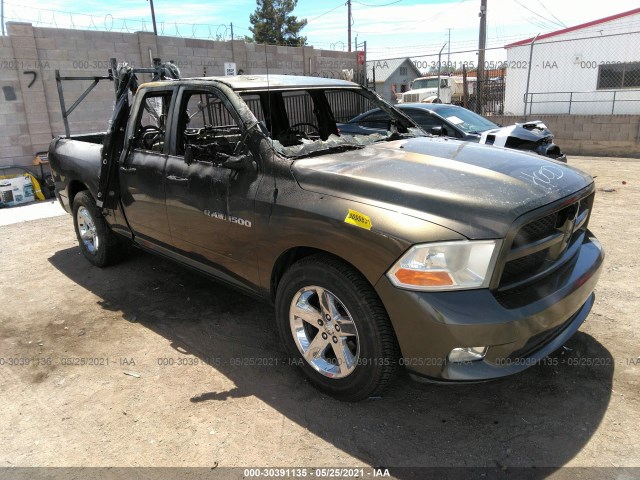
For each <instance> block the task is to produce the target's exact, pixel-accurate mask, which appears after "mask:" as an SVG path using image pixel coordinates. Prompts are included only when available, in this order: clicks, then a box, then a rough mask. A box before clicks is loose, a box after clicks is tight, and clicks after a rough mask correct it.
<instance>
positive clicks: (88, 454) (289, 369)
mask: <svg viewBox="0 0 640 480" xmlns="http://www.w3.org/2000/svg"><path fill="white" fill-rule="evenodd" d="M570 164H572V165H574V166H577V167H579V168H582V169H584V170H586V171H588V172H590V173H591V174H592V175H594V176H597V178H596V182H597V186H598V192H597V196H596V203H595V208H594V212H593V215H592V219H591V223H590V225H591V229H592V231H593V232H594V233H595V234H596V235H597V236H598V237H599V239H600V240H601V242H602V243H603V245H604V248H605V251H606V253H607V258H606V263H605V267H604V271H603V274H602V276H601V280H600V283H599V284H598V287H597V292H596V294H597V301H596V304H595V306H594V308H593V311H592V313H591V315H590V316H589V318H588V320H587V322H586V323H585V324H584V326H583V327H582V328H581V330H580V331H579V332H578V334H576V336H575V337H574V338H573V339H571V340H570V341H569V342H568V344H567V347H569V348H570V349H571V350H570V351H566V352H564V353H556V354H554V355H553V356H552V357H551V361H549V362H548V364H547V365H539V366H535V367H533V368H531V369H529V370H527V371H526V372H524V373H522V374H519V375H516V376H513V377H510V378H506V379H503V380H499V381H494V382H489V383H484V384H476V385H456V386H436V385H422V384H418V383H415V382H413V381H411V380H410V379H409V378H408V377H407V376H402V377H401V378H400V379H399V380H398V381H397V382H396V383H395V384H394V386H393V388H392V390H391V391H390V392H389V393H388V394H387V395H386V396H385V397H383V398H382V399H379V400H371V401H365V402H361V403H359V404H346V403H340V402H337V401H335V400H333V399H331V398H329V397H326V396H324V395H322V394H320V393H318V392H317V391H316V390H314V389H313V388H312V387H311V386H310V385H309V384H308V383H307V382H306V381H305V379H304V377H303V376H302V374H301V373H300V372H299V371H298V370H297V368H296V367H293V366H289V365H287V364H286V362H284V361H283V360H282V357H283V352H282V351H281V347H280V345H279V343H278V340H277V337H276V333H275V330H274V318H273V316H274V313H273V310H272V308H271V307H269V306H268V305H263V304H260V303H257V302H255V301H254V300H253V299H251V298H248V297H246V296H243V295H242V294H239V293H237V292H235V291H233V290H230V289H228V288H226V287H224V286H221V285H219V284H217V283H215V282H213V281H210V280H208V279H206V278H204V277H202V276H200V275H197V274H194V273H192V272H190V271H187V270H185V269H183V268H182V267H179V266H177V265H174V264H172V263H169V262H166V261H164V260H162V259H159V258H156V257H154V256H151V255H148V254H145V253H141V252H140V253H135V254H133V255H131V256H130V257H129V258H128V259H127V260H126V261H125V262H123V263H121V264H120V265H117V266H114V267H111V268H107V269H103V270H101V269H97V268H95V267H92V266H91V265H90V264H89V263H88V262H86V261H85V260H84V258H83V257H82V256H81V254H80V252H79V249H78V247H77V244H76V239H75V235H74V232H73V225H72V220H71V218H70V216H68V215H65V216H62V217H54V218H46V219H40V220H35V221H30V222H24V223H16V224H13V225H8V226H3V227H1V228H0V255H1V258H2V265H3V268H2V273H3V274H2V277H1V279H0V305H1V311H0V352H1V353H0V363H1V365H0V402H1V405H2V408H1V409H0V466H1V467H11V466H49V467H74V466H85V467H86V466H96V467H101V466H121V467H147V466H172V467H186V466H199V467H213V466H219V467H247V466H252V467H287V466H289V467H294V466H297V467H319V466H327V467H356V466H363V467H367V466H381V465H384V466H390V467H403V466H404V467H417V466H431V467H434V466H436V467H450V466H457V467H488V468H492V469H497V470H498V471H501V472H508V471H510V470H512V469H513V468H514V467H531V466H536V467H553V468H554V469H555V468H559V467H563V466H565V467H611V468H612V469H613V467H640V450H639V447H638V445H640V434H639V433H638V425H640V409H639V403H638V398H639V393H638V392H639V377H640V375H639V374H640V349H639V341H638V330H637V328H638V327H639V326H640V320H639V319H638V312H640V293H639V289H638V286H639V282H638V256H637V252H638V248H637V242H636V240H635V239H636V238H638V237H640V215H638V210H639V209H640V160H632V159H629V160H627V159H604V158H588V157H581V158H571V159H570ZM256 362H258V363H262V364H261V365H255V364H252V363H256ZM587 471H588V470H587ZM587 471H583V473H584V472H587ZM403 472H404V471H402V470H397V471H395V473H394V471H393V469H392V474H394V475H396V476H397V477H398V478H404V477H406V478H409V476H408V473H403ZM563 472H564V476H565V477H566V476H567V475H568V476H569V477H576V476H580V475H578V473H577V472H578V471H576V470H570V469H563V470H558V471H557V472H556V473H555V475H556V476H562V475H563ZM570 472H573V473H570ZM601 472H603V471H601ZM607 472H610V473H611V472H613V474H614V475H615V472H616V470H615V469H614V470H611V471H609V470H608V471H607ZM633 472H635V470H633V471H632V473H629V474H628V475H627V477H625V478H635V476H634V475H636V474H635V473H633ZM0 474H1V472H0ZM548 474H549V471H546V473H545V474H544V475H542V474H540V475H539V476H547V475H548ZM629 475H631V476H629ZM637 475H638V476H640V469H639V470H638V473H637ZM0 476H1V475H0ZM600 478H604V473H602V475H600Z"/></svg>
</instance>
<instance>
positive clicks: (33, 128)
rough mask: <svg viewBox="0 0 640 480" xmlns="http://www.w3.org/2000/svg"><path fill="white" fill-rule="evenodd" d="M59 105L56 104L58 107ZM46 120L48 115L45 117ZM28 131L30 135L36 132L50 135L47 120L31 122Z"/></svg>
mask: <svg viewBox="0 0 640 480" xmlns="http://www.w3.org/2000/svg"><path fill="white" fill-rule="evenodd" d="M59 108H60V107H59V106H58V109H59ZM47 120H48V117H47ZM29 133H31V134H32V135H36V134H46V135H49V136H50V135H51V127H50V126H49V122H48V121H47V122H32V123H30V124H29Z"/></svg>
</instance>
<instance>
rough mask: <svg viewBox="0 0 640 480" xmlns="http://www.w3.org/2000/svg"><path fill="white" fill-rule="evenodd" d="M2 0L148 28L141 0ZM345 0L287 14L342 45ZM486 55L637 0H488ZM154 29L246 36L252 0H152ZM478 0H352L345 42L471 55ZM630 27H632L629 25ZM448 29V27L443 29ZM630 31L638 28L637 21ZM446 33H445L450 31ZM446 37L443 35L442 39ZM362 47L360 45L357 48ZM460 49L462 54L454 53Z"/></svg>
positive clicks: (66, 18) (80, 22)
mask: <svg viewBox="0 0 640 480" xmlns="http://www.w3.org/2000/svg"><path fill="white" fill-rule="evenodd" d="M2 1H4V15H5V21H10V20H21V21H30V22H31V23H33V24H34V25H39V26H58V27H64V28H67V27H72V28H84V29H87V28H88V29H99V30H111V31H129V32H134V31H139V30H148V31H150V30H152V24H151V15H150V6H149V1H148V0H110V1H108V2H106V1H98V0H83V1H82V2H78V1H77V0H48V1H46V2H45V1H38V2H33V1H30V0H2ZM345 2H346V0H342V1H341V0H325V1H323V2H318V1H312V0H299V1H298V5H297V6H296V8H295V10H294V12H293V14H294V15H296V16H297V17H298V18H299V19H302V18H304V19H307V21H308V24H307V26H306V27H305V28H304V29H303V31H302V34H303V35H305V36H306V37H307V43H308V44H309V45H313V46H315V47H317V48H326V49H333V50H345V51H346V50H347V7H346V3H345ZM487 3H488V11H487V47H488V48H492V47H495V50H489V51H488V52H487V59H488V60H492V59H495V60H501V59H504V58H505V57H506V55H505V51H504V49H502V48H501V47H503V46H504V45H505V44H508V43H511V42H514V41H517V40H521V39H524V38H529V37H532V36H535V35H536V34H537V33H547V32H552V31H555V30H558V29H561V28H564V27H565V26H567V27H569V26H573V25H577V24H580V23H584V22H588V21H591V20H596V19H598V18H602V17H606V16H609V15H614V14H616V13H621V12H624V11H627V10H631V9H634V8H637V7H638V2H637V0H614V1H610V2H604V3H603V2H601V1H598V2H596V1H595V0H562V1H558V0H555V1H552V0H488V2H487ZM154 7H155V12H156V22H157V26H158V31H159V34H165V35H176V34H177V35H180V36H183V37H197V38H212V39H221V40H228V39H230V37H231V27H230V25H231V23H233V34H234V37H236V38H238V37H240V38H243V37H244V35H250V34H251V32H250V31H249V26H250V22H249V15H250V14H251V13H252V12H253V11H254V10H255V8H256V1H255V0H235V1H228V0H227V1H218V2H216V1H207V0H184V1H178V0H154ZM479 9H480V0H423V1H416V0H363V1H360V0H352V45H354V48H355V42H356V39H357V41H358V43H362V42H364V41H366V42H367V58H368V59H369V60H374V59H385V58H400V57H412V58H413V59H417V60H420V59H421V58H422V59H423V60H424V61H432V60H434V59H436V58H437V54H438V51H439V50H440V49H441V48H442V47H443V46H444V49H443V57H442V60H443V61H445V60H446V59H447V58H449V59H450V61H452V62H458V61H463V60H464V61H467V60H473V59H474V58H476V57H475V55H476V54H475V52H467V51H468V50H473V49H476V48H477V45H478V25H479V18H478V12H479ZM632 27H636V25H633V26H632ZM449 29H450V30H449ZM635 30H640V24H638V25H637V28H635ZM449 35H450V37H449ZM449 38H450V41H449ZM360 49H362V46H360ZM456 52H463V53H456Z"/></svg>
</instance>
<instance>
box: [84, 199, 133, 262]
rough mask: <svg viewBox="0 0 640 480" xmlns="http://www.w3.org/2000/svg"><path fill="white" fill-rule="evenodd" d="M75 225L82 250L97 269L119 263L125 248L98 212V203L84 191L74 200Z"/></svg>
mask: <svg viewBox="0 0 640 480" xmlns="http://www.w3.org/2000/svg"><path fill="white" fill-rule="evenodd" d="M73 225H74V227H75V230H76V237H77V238H78V243H79V244H80V250H81V251H82V254H83V255H84V257H85V258H86V259H87V260H89V261H90V262H91V263H92V264H93V265H95V266H96V267H106V266H108V265H112V264H114V263H116V262H118V261H119V260H120V259H121V258H122V256H123V253H124V246H123V245H122V243H121V241H120V240H119V239H118V238H117V237H116V235H115V234H114V233H113V232H112V231H111V229H110V228H109V225H108V224H107V222H106V221H105V219H104V217H103V216H102V214H101V213H100V211H99V210H98V207H97V206H96V202H95V200H94V199H93V197H92V196H91V194H89V192H88V191H86V190H84V191H82V192H79V193H78V194H77V195H76V196H75V198H74V199H73Z"/></svg>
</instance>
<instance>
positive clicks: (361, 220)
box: [344, 209, 371, 230]
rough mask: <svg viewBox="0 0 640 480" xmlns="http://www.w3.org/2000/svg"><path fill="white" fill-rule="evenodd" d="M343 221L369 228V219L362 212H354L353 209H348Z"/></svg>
mask: <svg viewBox="0 0 640 480" xmlns="http://www.w3.org/2000/svg"><path fill="white" fill-rule="evenodd" d="M344 223H350V224H351V225H355V226H356V227H360V228H364V229H365V230H371V219H370V218H369V217H367V216H366V215H365V214H364V213H360V212H356V211H355V210H351V209H349V213H347V216H346V218H345V219H344Z"/></svg>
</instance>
